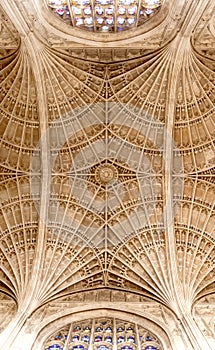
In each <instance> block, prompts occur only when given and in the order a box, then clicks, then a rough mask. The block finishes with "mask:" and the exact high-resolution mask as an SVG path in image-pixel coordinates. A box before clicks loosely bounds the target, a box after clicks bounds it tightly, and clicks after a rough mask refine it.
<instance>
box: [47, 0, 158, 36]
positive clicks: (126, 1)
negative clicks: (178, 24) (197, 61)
mask: <svg viewBox="0 0 215 350" xmlns="http://www.w3.org/2000/svg"><path fill="white" fill-rule="evenodd" d="M47 2H48V6H49V7H50V8H51V9H52V11H53V12H54V13H55V14H56V15H58V17H60V18H61V19H63V20H64V21H65V22H67V23H69V24H71V25H72V26H74V27H78V28H81V29H85V30H88V31H94V32H120V31H123V30H127V29H130V28H134V27H137V26H139V25H141V24H143V23H144V22H146V21H147V20H148V19H149V18H151V17H152V16H153V15H155V14H156V13H157V12H158V11H159V9H160V7H161V4H162V0H94V1H93V0H47Z"/></svg>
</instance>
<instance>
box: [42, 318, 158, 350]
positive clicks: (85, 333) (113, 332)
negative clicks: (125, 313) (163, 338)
mask: <svg viewBox="0 0 215 350" xmlns="http://www.w3.org/2000/svg"><path fill="white" fill-rule="evenodd" d="M89 348H90V349H93V350H113V349H114V348H117V350H136V349H141V350H163V347H162V345H161V342H160V340H159V339H158V338H157V337H156V336H155V335H154V334H152V333H151V332H149V331H148V330H146V329H145V328H143V327H141V326H139V325H137V324H135V323H132V322H126V321H122V320H119V319H115V318H96V319H90V320H84V321H81V322H75V323H73V324H71V325H67V326H66V327H64V328H62V329H60V330H59V331H57V332H55V333H54V334H53V335H52V336H51V337H49V338H48V340H47V341H46V343H45V345H44V348H43V350H88V349H89Z"/></svg>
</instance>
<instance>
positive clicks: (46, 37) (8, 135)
mask: <svg viewBox="0 0 215 350" xmlns="http://www.w3.org/2000/svg"><path fill="white" fill-rule="evenodd" d="M1 5H2V9H1V21H2V23H1V28H0V33H1V41H0V55H1V60H0V64H1V73H0V94H1V125H0V133H1V139H0V147H1V151H0V163H1V164H0V165H1V167H0V187H1V190H0V193H1V196H0V198H1V211H0V259H1V266H0V267H1V268H0V285H1V291H3V292H4V293H6V294H7V295H8V296H11V297H12V298H13V299H14V300H15V301H16V303H17V305H18V310H22V312H25V314H27V315H30V314H31V312H33V311H34V310H35V309H36V308H37V307H39V306H42V305H44V304H45V303H47V302H49V301H51V300H53V299H54V298H58V297H63V296H65V295H67V294H71V293H78V292H81V291H83V289H85V290H95V289H98V288H103V289H105V288H106V289H107V288H109V289H113V290H116V289H118V290H120V291H123V292H129V293H131V292H132V293H138V294H140V295H144V296H147V297H150V298H152V299H154V300H156V301H158V302H160V303H162V304H164V305H166V306H168V307H170V308H171V310H173V311H174V312H175V313H176V314H177V315H178V316H179V318H180V315H181V314H183V313H184V312H186V313H189V312H190V311H191V309H192V307H193V305H194V303H195V302H196V301H197V300H198V299H199V298H200V297H205V296H206V295H208V294H209V293H214V291H215V290H214V288H215V270H214V269H215V234H214V228H215V220H214V215H215V210H214V204H215V196H214V193H215V191H214V186H215V181H214V179H215V177H214V160H215V156H214V136H215V127H214V119H215V87H214V82H215V71H214V69H215V51H214V50H215V18H214V4H213V1H210V0H202V1H201V2H197V1H189V0H186V1H185V0H184V1H181V2H178V1H173V2H170V1H165V2H164V5H163V7H162V8H161V10H160V11H159V13H158V14H157V15H155V16H154V17H153V19H152V21H147V23H145V24H144V25H143V26H142V27H141V26H140V27H138V28H137V29H136V31H129V33H126V32H124V33H113V34H103V33H98V34H96V35H95V34H93V35H92V33H87V32H81V30H79V29H76V28H71V27H70V26H69V25H66V24H65V23H63V22H62V21H60V20H59V19H58V18H56V17H55V16H54V15H51V16H53V17H51V16H50V12H49V9H48V7H47V5H46V3H45V1H42V0H38V1H37V2H34V1H32V0H29V1H15V0H14V1H13V0H8V1H6V0H3V1H2V2H1ZM23 310H24V311H23ZM22 312H21V314H22ZM18 317H21V316H20V315H19V316H18ZM196 349H197V347H196ZM198 349H200V348H198Z"/></svg>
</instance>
